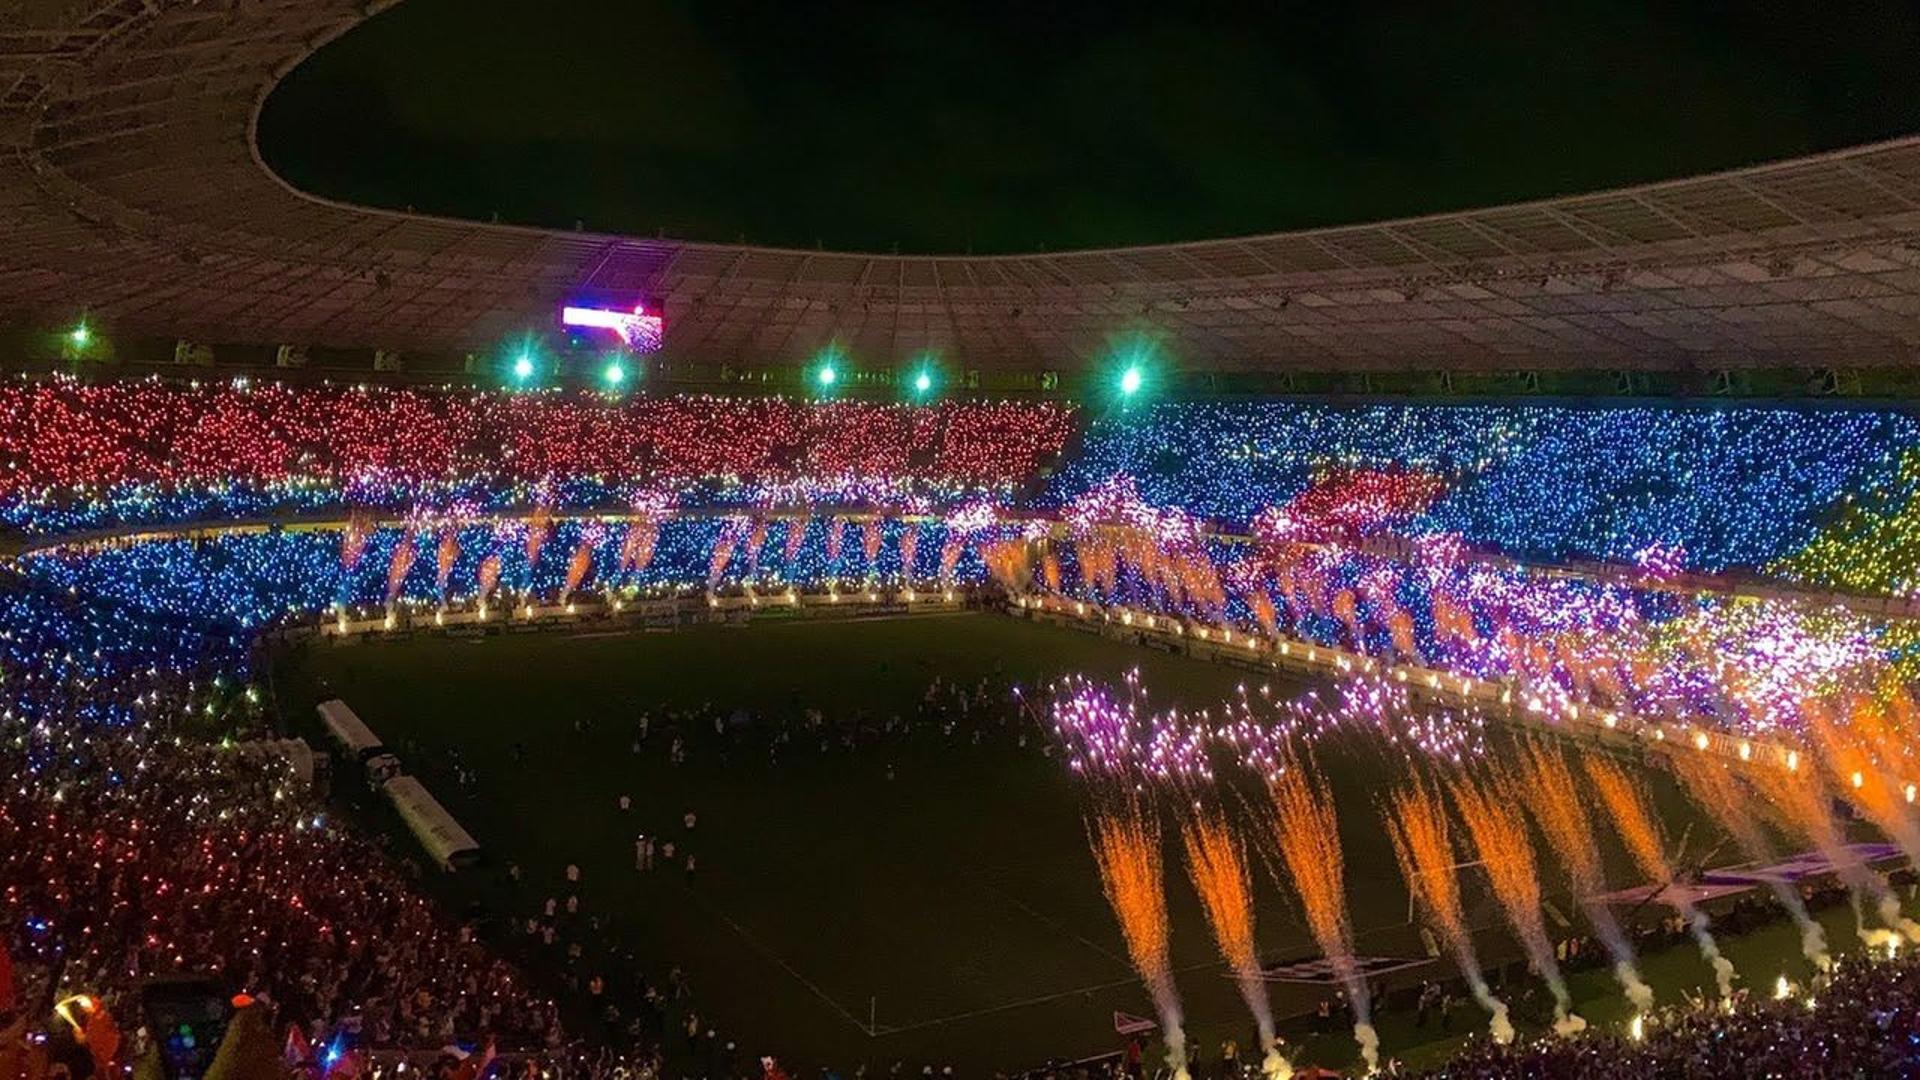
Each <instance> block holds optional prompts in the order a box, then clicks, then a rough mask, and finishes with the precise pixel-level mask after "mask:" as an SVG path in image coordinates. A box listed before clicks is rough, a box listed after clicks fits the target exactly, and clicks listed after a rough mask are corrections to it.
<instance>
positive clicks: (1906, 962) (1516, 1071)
mask: <svg viewBox="0 0 1920 1080" xmlns="http://www.w3.org/2000/svg"><path fill="white" fill-rule="evenodd" d="M1916 1042H1920V958H1917V957H1914V956H1913V955H1911V954H1909V955H1908V956H1906V957H1903V958H1900V959H1896V960H1884V959H1869V958H1863V957H1854V958H1848V959H1842V960H1840V961H1839V962H1838V963H1837V964H1836V966H1835V968H1834V971H1833V972H1832V973H1831V974H1830V975H1824V976H1820V977H1819V978H1817V979H1816V980H1815V982H1814V984H1813V985H1811V986H1807V987H1802V988H1798V992H1795V993H1788V994H1785V995H1780V996H1773V995H1767V994H1757V995H1756V994H1751V993H1743V994H1742V995H1741V996H1740V997H1739V998H1738V999H1737V1000H1736V1002H1735V1004H1734V1007H1733V1008H1732V1010H1731V1011H1729V1010H1726V1009H1724V1008H1722V1007H1721V1006H1719V1005H1718V1004H1717V1003H1715V1004H1704V1005H1703V1004H1675V1005H1672V1006H1669V1007H1666V1008H1663V1009H1660V1010H1658V1011H1656V1012H1655V1013H1653V1014H1652V1015H1650V1016H1649V1017H1648V1019H1647V1021H1646V1022H1645V1024H1644V1026H1643V1029H1642V1035H1641V1036H1640V1037H1639V1038H1635V1037H1634V1036H1633V1035H1632V1034H1630V1033H1627V1032H1619V1031H1607V1032H1600V1031H1593V1032H1589V1033H1585V1034H1582V1035H1580V1036H1578V1037H1575V1038H1570V1039H1557V1038H1556V1039H1545V1040H1540V1041H1536V1042H1525V1043H1516V1044H1514V1045H1511V1046H1498V1045H1495V1044H1493V1043H1492V1042H1491V1041H1482V1042H1478V1043H1476V1044H1474V1045H1473V1046H1471V1047H1469V1048H1468V1049H1467V1050H1465V1051H1462V1052H1461V1053H1460V1054H1458V1055H1457V1056H1455V1057H1453V1058H1450V1059H1449V1060H1448V1061H1447V1062H1446V1064H1445V1065H1443V1066H1441V1067H1439V1068H1437V1069H1435V1070H1433V1071H1431V1072H1427V1073H1422V1074H1420V1075H1422V1076H1429V1077H1434V1078H1436V1080H1437V1078H1442V1077H1445V1078H1482V1077H1484V1078H1487V1080H1494V1078H1506V1077H1555V1078H1556V1080H1557V1078H1561V1077H1565V1078H1568V1080H1586V1078H1607V1080H1613V1078H1617V1077H1668V1076H1682V1077H1698V1078H1700V1080H1719V1078H1722V1077H1725V1078H1728V1080H1732V1078H1735V1077H1754V1076H1780V1077H1805V1078H1809V1080H1828V1078H1833V1080H1838V1078H1842V1077H1911V1076H1914V1075H1916V1073H1917V1072H1920V1065H1916V1063H1915V1057H1914V1046H1915V1044H1916Z"/></svg>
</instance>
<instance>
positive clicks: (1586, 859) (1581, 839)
mask: <svg viewBox="0 0 1920 1080" xmlns="http://www.w3.org/2000/svg"><path fill="white" fill-rule="evenodd" d="M1499 786H1500V787H1502V788H1503V789H1505V791H1506V793H1507V796H1508V798H1509V799H1511V800H1514V801H1518V802H1521V803H1524V804H1525V805H1526V807H1527V809H1528V810H1529V811H1531V812H1532V814H1533V819H1534V821H1536V822H1538V823H1539V825H1540V831H1541V832H1543V833H1545V834H1546V836H1547V840H1548V841H1549V847H1550V848H1551V849H1552V850H1554V851H1555V852H1557V853H1558V854H1559V856H1560V861H1561V863H1563V864H1564V865H1565V866H1566V868H1567V876H1568V877H1570V878H1572V879H1573V891H1574V894H1575V899H1576V900H1578V901H1579V903H1580V907H1581V909H1582V910H1584V911H1585V912H1586V913H1587V920H1588V921H1589V922H1591V923H1592V924H1593V929H1594V933H1596V934H1597V935H1599V937H1600V941H1601V942H1602V943H1603V944H1604V945H1606V947H1607V951H1608V952H1609V953H1611V954H1613V974H1614V977H1615V978H1616V979H1618V980H1620V986H1621V988H1622V989H1624V990H1625V991H1626V993H1627V999H1628V1000H1629V1001H1632V1002H1633V1005H1634V1008H1636V1009H1639V1010H1640V1011H1641V1012H1646V1011H1647V1010H1649V1009H1651V1008H1653V988H1652V987H1650V986H1648V985H1647V984H1646V981H1645V980H1643V979H1641V978H1640V971H1639V968H1638V967H1637V966H1636V965H1635V963H1634V956H1633V946H1632V945H1630V944H1629V943H1628V942H1627V935H1626V934H1625V933H1623V932H1622V931H1621V929H1620V922H1619V920H1617V919H1615V918H1614V917H1613V911H1612V910H1611V909H1610V908H1608V907H1607V905H1606V902H1605V901H1603V900H1600V899H1598V898H1599V896H1600V894H1602V893H1604V892H1605V891H1606V888H1607V883H1606V875H1605V873H1604V872H1603V871H1602V869H1601V863H1600V848H1599V846H1598V845H1596V844H1595V843H1594V840H1593V829H1592V826H1591V825H1590V824H1589V823H1588V821H1587V811H1586V807H1585V806H1584V805H1582V803H1581V800H1580V786H1579V784H1578V783H1577V782H1576V781H1575V780H1574V776H1573V770H1572V769H1571V768H1569V767H1568V765H1567V759H1566V758H1565V757H1563V756H1562V755H1561V754H1560V753H1559V752H1557V751H1554V750H1550V749H1548V748H1547V747H1545V746H1542V745H1540V744H1538V743H1534V744H1530V745H1528V746H1526V747H1525V748H1524V749H1522V750H1521V752H1520V756H1519V772H1518V773H1517V774H1514V775H1505V776H1502V777H1501V778H1500V781H1499Z"/></svg>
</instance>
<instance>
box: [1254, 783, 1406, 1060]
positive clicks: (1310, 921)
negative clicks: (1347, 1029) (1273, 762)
mask: <svg viewBox="0 0 1920 1080" xmlns="http://www.w3.org/2000/svg"><path fill="white" fill-rule="evenodd" d="M1268 793H1269V795H1271V796H1272V799H1273V808H1274V822H1273V824H1274V829H1273V835H1274V840H1275V841H1276V843H1277V845H1278V847H1279V849H1280V857H1281V859H1282V861H1284V862H1285V863H1286V866H1287V872H1288V875H1289V876H1290V877H1291V878H1292V879H1293V886H1294V891H1295V892H1296V893H1298V894H1299V896H1300V906H1301V907H1302V909H1304V910H1305V912H1306V916H1307V928H1308V929H1310V930H1311V931H1312V932H1313V939H1314V942H1315V943H1316V944H1318V945H1319V946H1320V952H1321V953H1322V954H1323V955H1324V956H1325V957H1326V958H1327V962H1328V963H1329V964H1331V965H1332V967H1333V972H1334V975H1335V976H1336V977H1338V978H1339V980H1340V984H1341V985H1342V986H1344V987H1345V988H1346V991H1347V1001H1348V1002H1349V1003H1350V1004H1351V1005H1352V1006H1353V1037H1354V1039H1355V1040H1356V1041H1358V1042H1359V1044H1360V1056H1361V1057H1362V1058H1364V1059H1366V1063H1367V1071H1368V1072H1369V1073H1372V1072H1374V1071H1377V1070H1378V1069H1379V1067H1380V1037H1379V1035H1378V1034H1377V1033H1376V1032H1375V1031H1374V1029H1373V1020H1372V1015H1373V1010H1372V1006H1371V1001H1370V999H1369V997H1368V993H1367V981H1366V979H1365V978H1363V977H1361V975H1360V965H1359V963H1358V962H1357V960H1356V959H1355V957H1354V955H1353V927H1352V926H1351V925H1349V924H1348V921H1347V894H1346V867H1345V864H1344V863H1343V861H1342V856H1341V851H1340V832H1339V825H1340V822H1339V818H1338V816H1337V815H1336V814H1335V812H1334V807H1333V798H1332V796H1331V795H1330V794H1329V793H1328V791H1327V788H1326V784H1325V783H1324V782H1323V781H1321V780H1320V778H1319V777H1318V776H1317V775H1315V774H1313V773H1312V772H1311V770H1310V768H1309V767H1308V766H1307V765H1306V764H1305V763H1303V762H1302V761H1300V760H1299V759H1298V758H1291V757H1290V759H1289V760H1288V761H1287V763H1286V765H1285V766H1284V767H1283V768H1282V769H1281V770H1280V773H1279V775H1278V776H1276V777H1275V778H1274V779H1273V782H1272V783H1271V784H1269V785H1268Z"/></svg>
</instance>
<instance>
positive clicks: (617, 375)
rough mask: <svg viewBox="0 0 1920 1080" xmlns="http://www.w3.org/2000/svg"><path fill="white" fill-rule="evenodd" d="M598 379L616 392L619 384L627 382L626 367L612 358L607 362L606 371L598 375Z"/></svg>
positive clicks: (615, 358) (616, 358)
mask: <svg viewBox="0 0 1920 1080" xmlns="http://www.w3.org/2000/svg"><path fill="white" fill-rule="evenodd" d="M600 378H601V379H602V380H603V381H604V382H605V383H606V384H607V387H608V388H609V389H615V390H617V389H619V387H620V384H621V383H624V382H626V381H627V366H626V365H625V364H622V363H621V362H620V358H619V357H614V358H613V359H612V360H609V361H607V367H606V370H605V371H602V372H601V373H600Z"/></svg>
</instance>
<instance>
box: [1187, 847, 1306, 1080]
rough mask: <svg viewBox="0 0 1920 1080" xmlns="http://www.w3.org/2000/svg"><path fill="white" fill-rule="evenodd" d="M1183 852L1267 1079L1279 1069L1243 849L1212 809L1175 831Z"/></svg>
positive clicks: (1280, 1062)
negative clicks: (1255, 1036)
mask: <svg viewBox="0 0 1920 1080" xmlns="http://www.w3.org/2000/svg"><path fill="white" fill-rule="evenodd" d="M1180 838H1181V840H1182V842H1183V843H1184V845H1185V847H1186V850H1187V875H1188V877H1190V878H1192V879H1193V889H1194V892H1196V893H1198V894H1199V896H1200V905H1201V907H1202V908H1204V909H1205V911H1206V913H1207V925H1208V926H1210V927H1211V928H1212V929H1213V938H1214V941H1215V942H1216V943H1217V944H1218V945H1219V946H1220V955H1221V956H1222V957H1224V958H1225V959H1226V961H1227V966H1228V967H1229V968H1231V969H1233V977H1234V982H1235V984H1236V985H1238V987H1239V989H1240V997H1241V999H1242V1000H1244V1001H1245V1002H1246V1003H1247V1009H1248V1010H1249V1011H1250V1012H1252V1013H1253V1023H1254V1027H1255V1028H1256V1029H1257V1030H1258V1031H1259V1033H1260V1047H1261V1049H1262V1051H1263V1052H1265V1053H1266V1054H1267V1055H1268V1056H1269V1059H1270V1061H1269V1068H1268V1069H1267V1070H1266V1071H1267V1073H1268V1075H1275V1074H1276V1073H1278V1072H1279V1071H1280V1070H1281V1069H1282V1068H1284V1059H1282V1058H1280V1056H1279V1050H1278V1046H1277V1043H1276V1042H1275V1038H1274V1030H1273V1007H1272V1005H1271V1004H1270V1003H1269V1002H1268V1000H1267V984H1266V981H1265V980H1264V979H1262V978H1261V977H1260V959H1259V956H1258V954H1257V952H1256V949H1255V945H1254V940H1253V879H1252V876H1251V875H1250V874H1249V873H1248V870H1247V856H1246V850H1245V849H1244V848H1243V847H1242V846H1241V843H1240V839H1239V838H1238V837H1237V836H1235V835H1234V834H1233V830H1232V829H1231V828H1230V827H1228V825H1227V822H1226V819H1225V818H1224V817H1222V816H1221V815H1220V813H1219V812H1218V811H1217V810H1208V811H1202V812H1200V813H1198V814H1196V815H1194V817H1193V818H1192V819H1191V820H1189V821H1188V822H1187V824H1186V826H1185V827H1184V828H1182V829H1181V832H1180Z"/></svg>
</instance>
